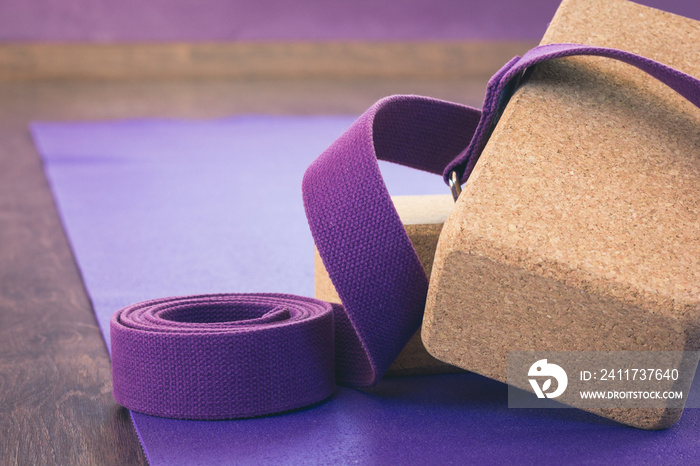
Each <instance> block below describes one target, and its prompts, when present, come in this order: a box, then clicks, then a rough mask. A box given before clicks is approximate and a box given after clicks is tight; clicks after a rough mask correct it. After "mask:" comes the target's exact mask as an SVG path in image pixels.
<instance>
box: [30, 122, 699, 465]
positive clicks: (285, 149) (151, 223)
mask: <svg viewBox="0 0 700 466" xmlns="http://www.w3.org/2000/svg"><path fill="white" fill-rule="evenodd" d="M352 121H353V118H349V117H238V118H231V119H221V120H210V121H166V120H138V121H123V122H104V123H37V124H34V125H33V127H32V131H33V135H34V139H35V142H36V144H37V147H38V149H39V152H40V154H41V156H42V157H43V159H44V162H45V168H46V172H47V175H48V177H49V180H50V183H51V186H52V189H53V192H54V195H55V197H56V201H57V204H58V207H59V211H60V214H61V217H62V219H63V222H64V225H65V227H66V229H67V231H68V235H69V238H70V241H71V244H72V246H73V250H74V253H75V255H76V258H77V260H78V264H79V266H80V269H81V272H82V274H83V278H84V281H85V284H86V287H87V289H88V293H89V294H90V297H91V299H92V301H93V303H94V306H95V312H96V315H97V319H98V321H99V322H100V325H101V328H102V329H103V334H104V335H105V338H106V340H107V343H109V342H108V329H109V317H110V316H111V314H112V313H113V312H114V311H116V310H117V309H119V308H120V307H122V306H124V305H126V304H130V303H133V302H136V301H141V300H145V299H151V298H157V297H164V296H171V295H184V294H196V293H211V292H256V291H267V292H285V293H294V294H300V295H307V296H311V295H312V294H313V277H312V274H313V260H312V251H313V249H312V248H313V244H312V241H311V236H310V234H309V232H308V226H307V224H306V219H305V217H304V212H303V207H302V203H301V188H300V186H301V177H302V174H303V172H304V170H305V168H306V166H307V165H308V164H309V163H310V162H311V161H312V160H313V159H314V158H315V157H316V156H317V155H318V154H319V153H320V152H322V151H323V150H324V149H325V148H326V146H328V145H329V144H330V143H331V142H332V141H333V140H334V139H335V138H336V137H337V136H338V135H339V134H340V133H341V132H342V131H343V130H344V129H345V128H347V127H348V126H349V125H350V124H351V123H352ZM382 170H383V173H384V175H385V177H386V179H387V184H388V186H389V190H390V192H391V193H392V194H445V193H447V188H446V187H445V185H444V184H443V182H442V179H441V177H440V176H437V175H429V174H426V173H421V172H417V171H414V170H408V169H405V168H402V167H398V166H393V165H389V164H382ZM202 225H205V226H204V227H203V226H202ZM104 330H107V332H106V333H105V332H104ZM696 385H697V384H696ZM132 418H133V420H134V425H135V427H136V429H137V432H138V434H139V437H140V439H141V442H142V445H143V447H144V450H145V452H146V455H147V457H148V459H149V461H150V462H151V464H205V463H206V464H221V463H255V464H277V463H285V464H295V463H304V464H308V463H324V464H327V463H360V464H366V463H380V464H394V463H412V464H415V463H418V464H421V463H425V464H428V463H430V464H434V463H444V462H452V463H465V462H475V461H487V462H498V463H503V462H517V463H523V462H525V463H538V464H542V463H550V462H556V463H562V462H571V461H575V462H587V463H609V462H612V461H616V462H618V463H619V462H626V463H640V462H642V463H663V464H669V463H674V464H678V463H694V462H697V461H698V459H700V445H699V444H698V441H697V438H698V435H699V434H700V410H698V409H688V410H686V412H685V413H684V415H683V418H682V419H681V421H680V422H679V423H678V424H677V425H675V426H673V427H671V428H670V429H668V430H666V431H659V432H648V431H642V430H637V429H633V428H629V427H624V426H621V425H618V424H615V423H613V422H611V421H608V420H605V419H602V418H599V417H596V416H594V415H590V414H587V413H584V412H582V411H578V410H575V409H549V410H527V409H508V408H507V390H506V386H505V385H503V384H501V383H498V382H494V381H491V380H488V379H486V378H484V377H481V376H478V375H474V374H451V375H436V376H415V377H403V378H385V379H384V380H382V381H381V382H380V383H379V384H378V385H377V386H375V387H374V388H372V389H369V390H354V389H349V388H339V389H338V391H337V392H336V393H335V394H334V395H333V396H332V397H331V398H330V399H328V400H327V401H324V402H322V403H320V404H318V405H315V406H312V407H310V408H306V409H302V410H298V411H295V412H291V413H286V414H282V415H277V416H268V417H263V418H256V419H246V420H237V421H179V420H172V419H163V418H157V417H152V416H146V415H142V414H137V413H132Z"/></svg>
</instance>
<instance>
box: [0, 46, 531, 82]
mask: <svg viewBox="0 0 700 466" xmlns="http://www.w3.org/2000/svg"><path fill="white" fill-rule="evenodd" d="M534 45H536V43H534V42H517V41H516V42H427V43H426V42H415V43H411V42H376V43H371V42H274V43H267V42H247V43H162V44H158V43H156V44H149V43H144V44H80V43H58V44H44V43H26V44H23V43H18V44H12V43H5V44H3V45H0V80H7V79H14V80H16V79H160V78H212V77H220V78H221V77H227V78H259V77H285V78H309V77H328V78H335V77H337V78H343V79H348V78H367V77H374V78H391V77H397V78H411V77H413V78H440V79H442V78H445V77H468V76H484V77H488V76H490V75H491V71H492V70H493V69H494V68H495V69H498V67H500V66H501V65H502V64H504V63H505V62H506V61H508V60H509V59H511V58H512V57H513V56H514V55H516V54H521V53H523V52H524V51H526V50H527V49H528V48H530V47H532V46H534Z"/></svg>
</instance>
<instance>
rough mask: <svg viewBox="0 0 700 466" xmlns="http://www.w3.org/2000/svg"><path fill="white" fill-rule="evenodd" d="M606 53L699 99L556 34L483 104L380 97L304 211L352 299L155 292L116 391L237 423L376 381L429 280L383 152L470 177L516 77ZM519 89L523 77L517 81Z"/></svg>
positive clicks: (646, 63) (116, 323)
mask: <svg viewBox="0 0 700 466" xmlns="http://www.w3.org/2000/svg"><path fill="white" fill-rule="evenodd" d="M572 55H597V56H603V57H608V58H614V59H617V60H621V61H623V62H625V63H628V64H631V65H634V66H636V67H637V68H639V69H641V70H643V71H645V72H647V73H648V74H650V75H651V76H653V77H655V78H657V79H659V80H660V81H662V82H664V83H665V84H667V85H668V86H669V87H671V88H673V89H674V90H675V91H677V92H678V93H679V94H681V95H682V96H683V97H685V98H686V99H688V100H689V101H690V102H692V103H693V104H695V105H696V106H700V81H698V80H697V79H696V78H693V77H692V76H689V75H687V74H684V73H681V72H679V71H677V70H674V69H672V68H670V67H668V66H665V65H662V64H660V63H658V62H655V61H653V60H650V59H647V58H644V57H641V56H638V55H635V54H632V53H628V52H623V51H620V50H615V49H607V48H600V47H589V46H583V45H576V44H553V45H545V46H541V47H537V48H535V49H532V50H531V51H529V52H528V53H526V54H525V55H524V56H523V57H522V58H520V57H516V58H514V59H513V60H511V61H510V62H508V63H507V64H506V65H505V66H504V67H503V68H502V69H501V70H500V71H499V72H498V73H496V74H495V75H494V76H493V78H491V80H490V81H489V84H488V87H487V94H486V99H485V101H484V108H483V111H479V110H478V109H475V108H472V107H467V106H463V105H458V104H454V103H450V102H444V101H440V100H435V99H430V98H426V97H419V96H394V97H388V98H386V99H383V100H381V101H379V102H377V103H376V104H375V105H373V106H372V107H371V108H370V109H369V110H368V111H367V112H365V113H364V114H363V115H362V116H361V117H360V118H359V119H358V120H357V121H356V122H355V123H354V124H353V125H352V126H351V127H350V128H349V129H348V130H347V131H346V132H345V133H344V134H343V135H342V136H341V137H340V138H339V139H338V140H337V141H335V142H334V143H333V144H332V145H331V146H330V147H329V148H328V149H327V150H326V151H325V152H324V153H323V154H321V155H320V156H319V157H318V159H316V160H315V161H314V162H313V163H312V164H311V165H310V166H309V168H308V169H307V171H306V173H305V175H304V180H303V183H302V192H303V198H304V207H305V210H306V215H307V218H308V221H309V226H310V228H311V233H312V235H313V238H314V242H315V244H316V247H317V248H318V251H319V254H320V256H321V258H322V260H323V263H324V265H325V267H326V270H327V271H328V274H329V276H330V278H331V280H332V282H333V284H334V285H335V288H336V290H337V292H338V295H339V296H340V299H341V301H342V303H343V304H342V305H340V304H330V303H326V302H323V301H319V300H315V299H311V298H305V297H299V296H290V295H280V294H220V295H204V296H185V297H178V298H164V299H157V300H152V301H146V302H143V303H139V304H134V305H131V306H128V307H126V308H124V309H121V310H120V311H117V312H116V313H115V314H114V316H113V317H112V320H111V325H110V331H111V341H112V372H113V384H114V398H115V399H116V401H117V402H119V403H120V404H121V405H123V406H125V407H127V408H129V409H132V410H134V411H137V412H141V413H146V414H151V415H156V416H163V417H172V418H181V419H231V418H242V417H253V416H260V415H265V414H272V413H277V412H282V411H288V410H291V409H296V408H300V407H303V406H308V405H311V404H313V403H316V402H319V401H321V400H323V399H325V398H327V397H328V396H330V395H331V393H333V390H334V388H335V382H336V381H337V382H338V383H341V384H345V385H350V386H353V387H367V386H370V385H372V384H374V383H376V382H377V381H378V380H379V379H380V378H381V377H382V375H383V374H384V373H385V372H386V370H387V369H388V367H389V366H390V365H391V363H392V362H393V361H394V360H395V359H396V357H397V356H398V354H399V352H400V351H401V350H402V349H403V347H404V346H405V344H406V343H407V342H408V340H409V338H411V336H412V335H413V334H414V333H415V332H416V331H417V330H418V327H419V326H420V323H421V318H422V315H423V309H424V305H425V297H426V294H427V290H428V279H427V277H426V275H425V272H424V270H423V267H422V265H421V263H420V261H419V260H418V257H417V255H416V253H415V251H414V249H413V246H412V244H411V241H410V240H409V238H408V235H407V234H406V231H405V229H404V227H403V225H402V223H401V221H400V219H399V216H398V214H397V212H396V210H395V209H394V206H393V203H392V201H391V198H390V196H389V192H388V191H387V188H386V186H385V185H384V181H383V180H382V176H381V173H380V171H379V165H378V163H377V159H381V160H387V161H390V162H395V163H399V164H402V165H407V166H409V167H413V168H417V169H420V170H425V171H428V172H431V173H435V174H442V175H443V176H444V178H445V179H446V180H447V179H448V177H449V176H450V174H451V173H452V172H453V171H454V172H456V173H457V175H458V179H460V180H461V181H462V182H464V181H466V179H467V178H468V176H469V174H470V173H471V171H472V170H473V168H474V165H475V163H476V160H477V159H478V157H479V154H480V152H481V150H482V149H483V147H484V145H485V144H486V140H487V139H488V135H489V134H490V131H491V129H492V128H493V126H494V125H495V123H496V122H497V120H498V116H499V113H500V112H501V111H502V107H503V106H504V105H505V103H506V99H507V92H508V90H507V86H508V85H509V84H510V83H513V82H515V81H514V79H517V78H518V77H520V76H522V74H523V73H524V71H525V70H526V69H527V68H528V67H531V66H533V65H535V64H537V63H539V62H542V61H544V60H549V59H554V58H560V57H566V56H572ZM511 87H512V86H511Z"/></svg>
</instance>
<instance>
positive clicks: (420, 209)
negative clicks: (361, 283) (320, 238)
mask: <svg viewBox="0 0 700 466" xmlns="http://www.w3.org/2000/svg"><path fill="white" fill-rule="evenodd" d="M392 200H393V201H394V206H395V207H396V210H397V212H398V213H399V217H400V218H401V221H402V223H403V224H404V226H405V228H406V232H407V233H408V237H409V238H410V239H411V242H412V243H413V247H414V248H415V250H416V253H418V258H419V259H420V261H421V264H423V268H424V269H425V272H426V274H427V275H428V276H430V271H431V269H432V267H433V257H434V256H435V248H436V246H437V242H438V238H439V236H440V231H441V230H442V225H443V223H445V219H447V216H448V215H449V213H450V212H451V211H452V209H453V208H454V205H455V204H454V200H453V199H452V196H451V195H449V194H446V195H444V196H394V197H392ZM314 265H315V270H314V287H315V297H316V298H317V299H322V300H324V301H329V302H332V303H339V302H340V298H339V297H338V293H336V291H335V287H334V286H333V283H332V282H331V279H330V277H329V276H328V272H327V271H326V268H325V267H324V266H323V262H322V261H321V257H320V256H319V254H318V251H316V253H315V262H314ZM457 370H459V369H457V368H455V367H454V366H451V365H449V364H446V363H444V362H441V361H438V360H437V359H435V358H433V357H432V356H430V354H428V352H427V351H426V350H425V347H424V346H423V343H422V341H421V338H420V331H418V332H417V333H416V334H415V335H414V336H413V338H411V340H409V342H408V344H407V345H406V347H405V348H404V349H403V351H402V352H401V353H400V354H399V356H398V358H397V359H396V361H394V363H393V364H392V365H391V367H390V368H389V370H388V371H387V375H413V374H435V373H444V372H454V371H457Z"/></svg>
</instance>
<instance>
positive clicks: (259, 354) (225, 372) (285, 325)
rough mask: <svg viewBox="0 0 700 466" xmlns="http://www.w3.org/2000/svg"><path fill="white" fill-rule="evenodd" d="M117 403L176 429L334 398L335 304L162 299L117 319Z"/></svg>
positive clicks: (235, 297)
mask: <svg viewBox="0 0 700 466" xmlns="http://www.w3.org/2000/svg"><path fill="white" fill-rule="evenodd" d="M110 331H111V338H112V374H113V384H114V386H113V392H114V399H115V400H116V401H117V402H118V403H119V404H121V405H123V406H126V407H128V408H129V409H133V410H134V411H138V412H140V413H145V414H152V415H154V416H162V417H171V418H178V419H230V418H242V417H253V416H261V415H264V414H271V413H278V412H282V411H288V410H291V409H296V408H301V407H303V406H308V405H310V404H313V403H316V402H318V401H321V400H323V399H325V398H327V397H328V396H330V395H331V394H332V393H333V391H334V390H335V378H334V374H333V365H334V362H333V309H332V306H331V304H329V303H327V302H324V301H319V300H316V299H311V298H304V297H300V296H290V295H284V294H214V295H202V296H185V297H177V298H163V299H154V300H152V301H145V302H142V303H138V304H133V305H131V306H128V307H126V308H124V309H122V310H120V311H118V312H116V313H115V314H114V315H113V316H112V320H111V322H110Z"/></svg>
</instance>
